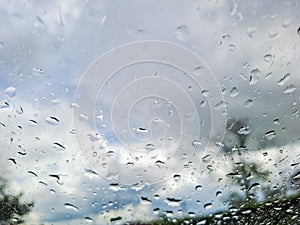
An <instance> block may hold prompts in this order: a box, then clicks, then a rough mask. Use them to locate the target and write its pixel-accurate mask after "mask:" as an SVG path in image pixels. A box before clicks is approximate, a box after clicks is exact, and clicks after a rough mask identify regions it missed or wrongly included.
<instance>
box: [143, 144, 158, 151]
mask: <svg viewBox="0 0 300 225" xmlns="http://www.w3.org/2000/svg"><path fill="white" fill-rule="evenodd" d="M145 149H146V150H147V151H154V150H155V149H156V147H155V145H154V144H147V145H146V146H145Z"/></svg>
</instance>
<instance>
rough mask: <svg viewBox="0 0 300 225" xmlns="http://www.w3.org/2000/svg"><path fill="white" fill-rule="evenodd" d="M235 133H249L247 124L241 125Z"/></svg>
mask: <svg viewBox="0 0 300 225" xmlns="http://www.w3.org/2000/svg"><path fill="white" fill-rule="evenodd" d="M237 133H238V134H242V135H247V134H250V133H251V129H250V127H249V126H243V127H241V128H240V129H239V130H238V131H237Z"/></svg>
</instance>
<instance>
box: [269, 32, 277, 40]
mask: <svg viewBox="0 0 300 225" xmlns="http://www.w3.org/2000/svg"><path fill="white" fill-rule="evenodd" d="M277 35H278V33H277V32H276V31H270V33H269V38H271V39H272V38H275V37H276V36H277Z"/></svg>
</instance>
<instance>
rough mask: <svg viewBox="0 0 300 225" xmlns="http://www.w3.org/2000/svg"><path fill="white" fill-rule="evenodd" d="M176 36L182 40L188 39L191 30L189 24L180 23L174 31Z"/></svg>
mask: <svg viewBox="0 0 300 225" xmlns="http://www.w3.org/2000/svg"><path fill="white" fill-rule="evenodd" d="M174 33H175V35H176V38H177V39H178V40H180V41H187V40H189V38H190V31H189V28H188V26H186V25H180V26H178V27H177V28H176V30H175V31H174Z"/></svg>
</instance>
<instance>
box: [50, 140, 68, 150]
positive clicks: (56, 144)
mask: <svg viewBox="0 0 300 225" xmlns="http://www.w3.org/2000/svg"><path fill="white" fill-rule="evenodd" d="M52 146H53V148H55V149H57V150H61V151H64V150H66V147H65V146H63V145H62V144H60V143H58V142H55V143H53V145H52Z"/></svg>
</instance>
